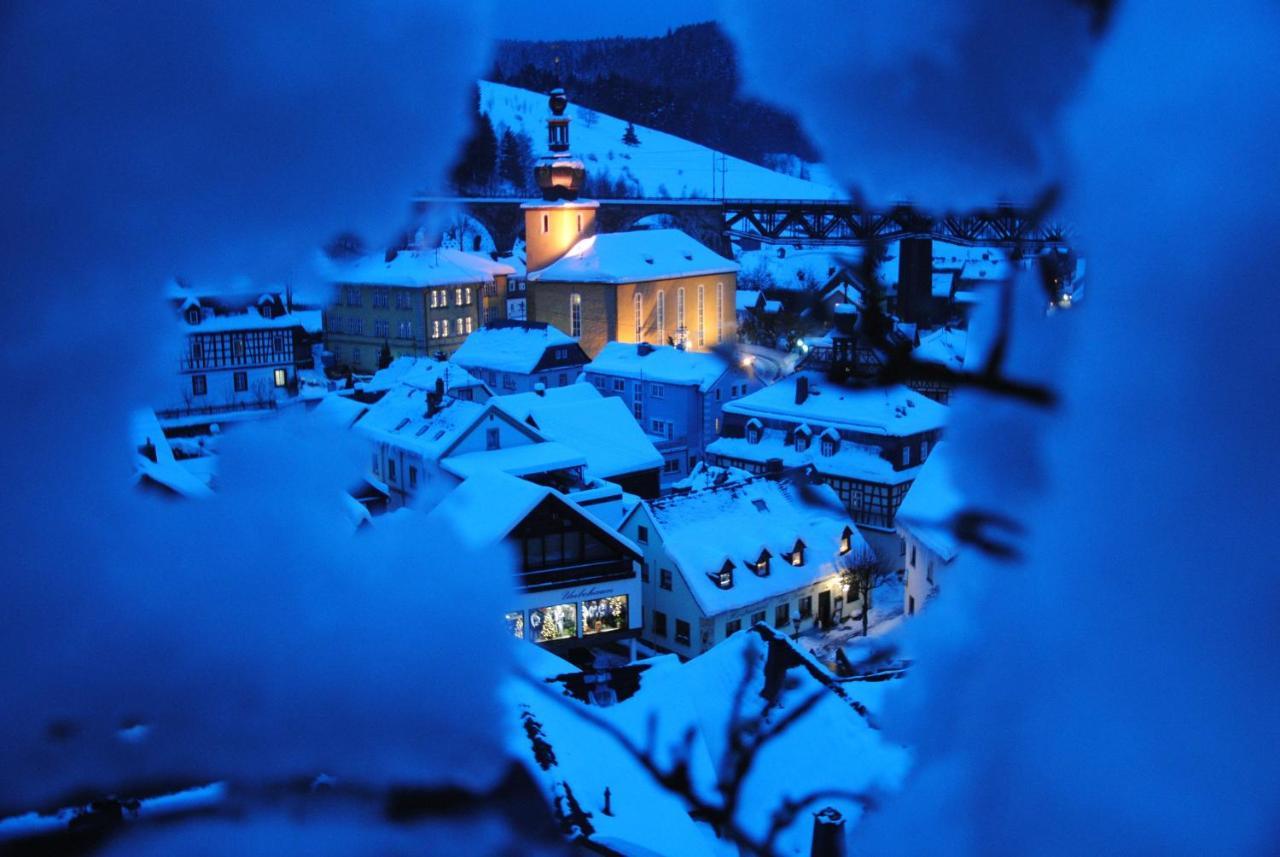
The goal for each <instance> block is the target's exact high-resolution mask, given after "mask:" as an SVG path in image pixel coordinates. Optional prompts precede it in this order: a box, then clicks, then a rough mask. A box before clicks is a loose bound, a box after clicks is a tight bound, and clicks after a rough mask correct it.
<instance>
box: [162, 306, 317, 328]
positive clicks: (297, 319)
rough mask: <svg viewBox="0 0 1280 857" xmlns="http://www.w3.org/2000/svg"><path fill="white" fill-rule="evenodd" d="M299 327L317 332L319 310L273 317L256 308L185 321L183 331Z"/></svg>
mask: <svg viewBox="0 0 1280 857" xmlns="http://www.w3.org/2000/svg"><path fill="white" fill-rule="evenodd" d="M295 327H299V328H302V329H303V330H304V331H306V332H307V333H319V332H320V330H321V328H322V319H321V315H320V310H294V311H293V312H289V313H285V314H284V315H278V316H275V317H274V318H267V317H266V316H263V315H262V314H261V313H260V312H258V311H257V310H256V309H254V310H249V311H248V312H239V313H231V314H229V315H212V316H208V317H205V318H201V319H200V321H199V323H197V324H191V323H189V322H185V321H184V323H183V325H182V331H183V333H228V332H232V331H237V330H289V329H291V328H295Z"/></svg>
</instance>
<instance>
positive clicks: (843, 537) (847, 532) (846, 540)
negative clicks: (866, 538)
mask: <svg viewBox="0 0 1280 857" xmlns="http://www.w3.org/2000/svg"><path fill="white" fill-rule="evenodd" d="M851 550H853V528H852V527H845V528H844V532H842V533H841V534H840V554H841V555H842V556H843V555H844V554H847V553H848V552H849V551H851Z"/></svg>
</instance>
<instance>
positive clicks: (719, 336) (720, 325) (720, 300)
mask: <svg viewBox="0 0 1280 857" xmlns="http://www.w3.org/2000/svg"><path fill="white" fill-rule="evenodd" d="M716 341H717V342H723V341H724V283H716Z"/></svg>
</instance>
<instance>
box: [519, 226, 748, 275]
mask: <svg viewBox="0 0 1280 857" xmlns="http://www.w3.org/2000/svg"><path fill="white" fill-rule="evenodd" d="M737 270H738V265H737V263H736V262H733V261H731V260H729V259H726V258H724V257H723V256H721V255H719V254H718V253H715V252H714V251H712V250H710V249H708V248H707V247H705V246H703V245H702V244H700V243H698V242H697V241H695V240H694V239H693V238H690V237H689V236H688V235H686V234H685V233H683V232H681V231H680V230H679V229H639V230H635V231H632V232H606V233H601V234H599V235H592V236H590V237H588V238H584V239H582V240H581V241H579V242H578V243H577V244H575V245H573V247H571V248H570V249H569V251H568V252H567V253H565V254H564V255H563V256H561V257H560V258H559V259H557V260H556V261H554V262H552V263H551V264H550V265H548V266H547V267H545V268H543V269H541V270H539V271H534V272H532V273H530V274H529V281H530V282H538V281H541V280H545V281H547V282H567V283H635V282H644V281H646V280H664V279H669V278H672V277H694V276H703V275H711V274H732V273H736V272H737Z"/></svg>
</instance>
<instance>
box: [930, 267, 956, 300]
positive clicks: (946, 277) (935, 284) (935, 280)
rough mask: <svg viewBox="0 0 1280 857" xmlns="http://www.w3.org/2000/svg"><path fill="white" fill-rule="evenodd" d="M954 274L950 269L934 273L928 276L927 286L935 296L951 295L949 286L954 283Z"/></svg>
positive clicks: (945, 296)
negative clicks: (928, 283)
mask: <svg viewBox="0 0 1280 857" xmlns="http://www.w3.org/2000/svg"><path fill="white" fill-rule="evenodd" d="M955 281H956V277H955V274H954V273H952V272H950V271H942V272H940V273H935V274H934V275H933V276H932V277H931V278H930V285H929V288H930V290H931V292H932V294H933V296H934V297H935V298H949V297H951V287H952V286H953V285H954V284H955Z"/></svg>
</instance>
